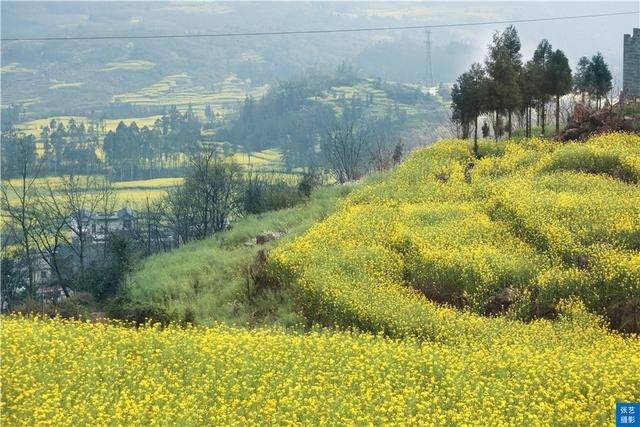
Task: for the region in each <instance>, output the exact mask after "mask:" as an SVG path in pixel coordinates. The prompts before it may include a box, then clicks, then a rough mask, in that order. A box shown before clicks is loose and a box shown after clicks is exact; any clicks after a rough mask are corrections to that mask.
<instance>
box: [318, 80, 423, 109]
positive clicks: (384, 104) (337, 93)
mask: <svg viewBox="0 0 640 427" xmlns="http://www.w3.org/2000/svg"><path fill="white" fill-rule="evenodd" d="M406 86H408V87H409V86H412V85H409V84H407V85H406ZM353 97H357V98H359V99H361V100H362V101H366V100H367V99H368V97H371V105H369V106H368V107H367V108H369V109H370V111H371V113H372V114H374V115H377V116H385V115H388V114H389V113H393V112H395V111H396V108H397V110H398V111H401V112H403V113H406V114H407V115H409V116H412V115H418V114H420V113H421V109H420V108H419V107H417V106H415V105H408V104H403V103H400V102H396V101H394V100H392V99H390V98H389V97H388V96H387V94H386V93H385V91H384V90H382V89H376V88H375V80H374V79H367V80H364V81H363V82H361V83H358V84H355V85H353V86H334V87H332V88H331V89H329V90H327V91H324V92H323V93H322V95H320V96H317V97H314V98H312V99H314V100H316V101H319V102H322V103H325V104H327V105H331V106H333V108H334V110H335V111H336V113H337V114H338V115H341V114H342V107H341V106H340V100H342V99H347V100H350V99H352V98H353Z"/></svg>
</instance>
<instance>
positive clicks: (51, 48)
mask: <svg viewBox="0 0 640 427" xmlns="http://www.w3.org/2000/svg"><path fill="white" fill-rule="evenodd" d="M1 8H2V37H3V38H16V37H42V36H53V37H72V36H83V37H86V36H101V35H109V36H111V35H138V36H139V35H158V34H195V33H228V32H255V31H291V30H305V29H324V28H362V27H384V26H400V25H423V24H443V23H454V22H481V21H488V20H504V19H514V18H519V19H522V18H532V17H542V16H562V15H574V14H587V13H602V12H607V11H620V10H633V9H634V8H635V9H637V8H638V6H637V3H634V2H619V3H618V2H597V3H596V2H584V3H578V2H567V3H555V2H554V3H547V2H522V3H507V2H505V3H485V2H470V3H451V4H445V3H382V2H373V3H361V2H335V3H318V2H309V3H280V2H274V3H249V2H233V3H231V2H229V3H218V2H216V3H186V2H176V3H168V2H122V3H116V2H56V3H54V2H16V1H3V2H2V3H1ZM636 21H637V17H634V16H624V17H620V16H618V17H609V18H598V19H591V20H568V21H562V22H546V23H536V24H532V23H530V24H521V25H518V26H517V28H518V30H519V31H520V34H521V37H522V40H523V50H524V51H525V53H527V52H531V51H532V50H533V48H534V47H535V44H536V43H537V42H538V40H539V39H541V38H543V37H546V38H548V39H549V40H550V41H551V43H552V44H553V45H554V46H557V47H559V48H562V49H563V50H565V51H566V52H567V54H568V56H569V58H570V60H571V62H572V64H574V63H575V61H576V60H577V58H578V57H579V56H582V55H590V54H592V53H594V52H595V51H596V50H601V51H602V52H603V54H604V55H605V58H606V59H607V60H608V61H609V62H610V64H611V67H612V70H613V72H614V74H616V75H618V76H619V75H620V70H621V55H622V53H621V51H622V34H623V32H624V31H625V30H627V29H629V30H630V29H631V27H632V26H633V25H634V22H636ZM503 27H504V25H493V26H482V27H463V28H453V29H438V30H434V31H433V32H432V40H433V49H432V61H433V69H434V78H435V79H436V81H452V80H453V79H455V77H456V76H457V75H458V74H459V73H460V72H462V71H463V70H464V69H465V68H466V67H467V66H468V65H469V63H470V62H472V61H474V60H479V59H482V55H483V53H482V52H483V51H484V46H485V45H486V44H487V43H488V41H489V39H490V34H491V32H492V31H494V30H497V29H502V28H503ZM1 59H2V69H1V71H2V73H1V77H2V105H8V104H10V103H20V104H22V105H24V106H25V107H26V109H27V112H28V113H30V114H29V117H30V118H35V117H43V116H46V115H54V114H58V115H60V114H65V115H74V114H75V115H78V114H80V115H86V114H89V113H91V111H92V110H103V109H105V108H106V106H108V105H109V104H110V103H112V102H113V101H118V100H122V99H123V98H124V99H126V95H127V94H132V93H139V91H141V90H145V88H146V89H148V88H156V89H162V88H165V89H166V88H167V87H166V85H167V84H170V83H167V81H168V80H167V79H169V80H170V78H171V76H175V75H180V74H183V73H187V74H188V75H189V78H190V83H189V84H190V85H191V86H190V87H188V88H186V90H187V91H190V92H195V91H201V92H210V93H216V92H215V85H216V84H218V83H220V82H223V81H224V80H225V79H228V78H229V77H230V76H235V77H237V78H238V79H240V80H242V81H246V82H247V83H248V84H249V85H250V86H251V90H255V89H256V88H259V87H261V86H263V85H264V84H266V83H273V82H274V81H276V80H282V79H287V78H290V77H291V76H294V75H298V74H299V73H301V72H303V71H306V70H309V69H314V70H319V71H323V72H327V71H331V70H334V69H335V68H336V67H337V66H338V64H340V63H341V62H343V61H347V62H349V63H351V64H352V65H354V66H355V68H356V69H358V71H359V72H360V74H362V75H364V76H371V77H382V78H385V79H391V80H398V81H407V82H415V81H419V80H424V74H425V73H424V69H425V63H426V51H425V47H424V33H423V31H422V30H411V31H381V32H357V33H339V34H315V35H294V36H261V37H233V38H195V39H144V40H139V39H138V40H92V41H37V42H20V41H14V42H3V43H2V51H1ZM152 90H154V89H152ZM165 92H167V94H168V95H169V96H170V95H171V92H170V91H165ZM165 101H166V99H165ZM163 102H164V101H163ZM150 104H153V101H151V103H147V105H150ZM159 105H161V104H159Z"/></svg>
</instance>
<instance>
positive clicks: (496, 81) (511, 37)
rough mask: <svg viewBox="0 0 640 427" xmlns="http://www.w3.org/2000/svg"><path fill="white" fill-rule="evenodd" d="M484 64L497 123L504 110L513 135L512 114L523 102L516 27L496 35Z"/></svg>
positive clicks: (508, 126) (520, 57)
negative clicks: (521, 99)
mask: <svg viewBox="0 0 640 427" xmlns="http://www.w3.org/2000/svg"><path fill="white" fill-rule="evenodd" d="M485 64H486V72H487V74H488V76H489V81H490V84H489V86H488V89H489V91H488V100H489V101H490V104H491V105H492V106H493V109H494V110H495V112H496V122H497V121H498V118H499V115H500V114H501V113H503V112H506V113H507V115H508V124H507V132H508V134H509V137H511V131H512V122H511V116H512V114H513V111H514V110H515V109H516V108H518V106H519V105H520V96H521V94H520V69H521V68H522V55H521V54H520V38H519V37H518V32H517V31H516V29H515V28H514V27H513V26H508V27H507V28H506V29H505V30H504V32H502V33H495V34H494V36H493V42H492V44H491V45H490V46H489V56H488V57H487V60H486V61H485Z"/></svg>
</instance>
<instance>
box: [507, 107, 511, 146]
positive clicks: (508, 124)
mask: <svg viewBox="0 0 640 427" xmlns="http://www.w3.org/2000/svg"><path fill="white" fill-rule="evenodd" d="M507 133H508V134H509V139H511V109H509V114H508V119H507Z"/></svg>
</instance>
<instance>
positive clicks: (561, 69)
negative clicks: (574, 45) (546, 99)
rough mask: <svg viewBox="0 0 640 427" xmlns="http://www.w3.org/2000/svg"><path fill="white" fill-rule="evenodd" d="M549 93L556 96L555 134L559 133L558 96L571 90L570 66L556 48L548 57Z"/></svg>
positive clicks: (562, 53)
mask: <svg viewBox="0 0 640 427" xmlns="http://www.w3.org/2000/svg"><path fill="white" fill-rule="evenodd" d="M548 84H549V86H548V87H549V94H550V95H553V96H555V98H556V134H559V133H560V97H561V96H563V95H566V94H567V93H569V92H570V91H571V68H570V67H569V60H568V59H567V57H566V56H565V54H564V52H563V51H561V50H560V49H556V50H555V51H554V52H553V53H552V54H551V55H550V57H549V82H548Z"/></svg>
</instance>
